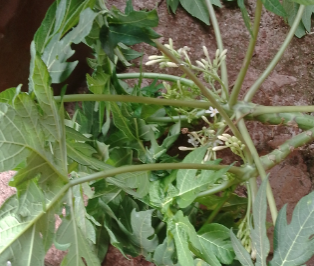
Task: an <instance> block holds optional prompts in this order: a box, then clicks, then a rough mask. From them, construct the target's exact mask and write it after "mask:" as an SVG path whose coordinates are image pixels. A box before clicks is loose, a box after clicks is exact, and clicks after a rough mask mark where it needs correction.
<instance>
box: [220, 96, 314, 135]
mask: <svg viewBox="0 0 314 266" xmlns="http://www.w3.org/2000/svg"><path fill="white" fill-rule="evenodd" d="M292 107H293V110H295V111H297V110H302V111H305V110H306V111H311V109H312V110H313V111H314V107H312V106H301V107H300V108H301V109H298V108H299V106H292ZM227 108H228V106H225V110H226V111H227V112H228V111H229V110H228V109H227ZM272 108H274V109H272ZM303 108H304V109H303ZM234 109H235V110H237V111H240V112H241V113H243V114H247V115H246V116H245V117H244V118H245V119H246V120H257V121H260V122H262V123H263V124H270V125H282V126H293V127H299V128H301V129H303V130H306V129H310V128H312V127H314V117H313V116H311V115H305V114H302V113H276V111H289V110H290V106H289V107H284V108H282V107H281V106H278V108H277V106H260V105H256V104H254V103H245V102H238V104H237V105H236V106H235V107H234ZM269 110H271V111H270V113H269ZM261 113H264V114H261Z"/></svg>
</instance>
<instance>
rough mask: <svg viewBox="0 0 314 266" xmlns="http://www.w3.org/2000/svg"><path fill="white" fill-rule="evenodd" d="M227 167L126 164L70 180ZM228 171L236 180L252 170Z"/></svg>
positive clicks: (76, 181)
mask: <svg viewBox="0 0 314 266" xmlns="http://www.w3.org/2000/svg"><path fill="white" fill-rule="evenodd" d="M226 167H229V166H227V165H208V164H197V163H156V164H141V165H126V166H121V167H118V168H112V169H108V170H105V171H101V172H98V173H94V174H91V175H88V176H84V177H81V178H79V179H75V180H71V181H70V184H71V186H75V185H78V184H82V183H84V182H90V181H93V180H96V179H100V178H106V177H112V176H115V175H118V174H123V173H129V172H139V171H157V170H168V169H169V170H170V169H202V170H220V169H223V168H226ZM228 171H229V172H230V173H234V174H235V175H236V176H239V177H240V180H238V182H241V180H243V179H246V178H248V177H247V176H248V175H249V174H250V173H251V172H252V170H250V169H248V168H240V167H235V166H232V167H230V169H229V170H228Z"/></svg>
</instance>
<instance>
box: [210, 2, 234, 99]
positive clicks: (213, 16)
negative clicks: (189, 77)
mask: <svg viewBox="0 0 314 266" xmlns="http://www.w3.org/2000/svg"><path fill="white" fill-rule="evenodd" d="M205 3H206V6H207V9H208V12H209V16H210V20H211V22H212V25H213V28H214V32H215V36H216V41H217V46H218V49H219V50H220V52H222V51H223V50H224V46H223V42H222V38H221V34H220V28H219V25H218V21H217V18H216V14H215V11H214V8H213V5H212V3H211V2H210V0H205ZM221 79H222V82H223V83H224V86H225V88H228V87H229V86H228V73H227V65H226V60H224V61H223V62H222V63H221ZM224 94H225V99H228V94H229V92H228V90H224Z"/></svg>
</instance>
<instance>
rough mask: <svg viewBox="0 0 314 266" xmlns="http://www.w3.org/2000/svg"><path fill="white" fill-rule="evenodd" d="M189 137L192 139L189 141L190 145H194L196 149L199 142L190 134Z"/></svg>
mask: <svg viewBox="0 0 314 266" xmlns="http://www.w3.org/2000/svg"><path fill="white" fill-rule="evenodd" d="M188 137H189V138H190V139H189V140H188V143H190V144H192V145H193V146H194V147H197V146H198V144H199V142H198V140H197V139H196V138H194V137H193V136H192V135H191V134H188Z"/></svg>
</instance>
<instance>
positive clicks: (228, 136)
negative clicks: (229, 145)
mask: <svg viewBox="0 0 314 266" xmlns="http://www.w3.org/2000/svg"><path fill="white" fill-rule="evenodd" d="M221 135H222V136H224V137H226V138H228V139H229V138H231V136H230V135H229V134H226V133H224V134H221Z"/></svg>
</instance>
